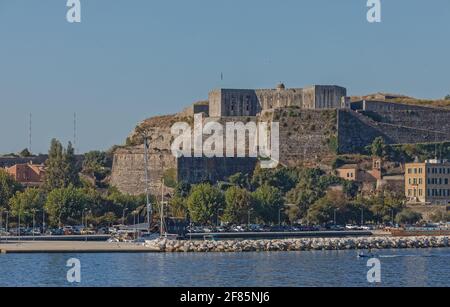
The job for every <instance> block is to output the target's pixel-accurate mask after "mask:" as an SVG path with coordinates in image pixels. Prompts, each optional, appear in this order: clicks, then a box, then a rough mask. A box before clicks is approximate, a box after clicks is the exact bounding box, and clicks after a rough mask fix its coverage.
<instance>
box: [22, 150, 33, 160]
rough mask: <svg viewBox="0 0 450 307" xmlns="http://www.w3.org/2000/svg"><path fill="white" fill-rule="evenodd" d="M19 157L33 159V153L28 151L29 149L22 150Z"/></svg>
mask: <svg viewBox="0 0 450 307" xmlns="http://www.w3.org/2000/svg"><path fill="white" fill-rule="evenodd" d="M19 156H21V157H24V158H27V157H31V156H32V154H31V152H30V151H29V150H28V148H25V149H24V150H22V151H21V152H20V153H19Z"/></svg>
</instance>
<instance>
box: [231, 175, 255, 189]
mask: <svg viewBox="0 0 450 307" xmlns="http://www.w3.org/2000/svg"><path fill="white" fill-rule="evenodd" d="M228 182H229V183H231V184H232V185H236V186H238V187H241V188H244V189H248V188H249V187H250V180H249V178H248V175H247V174H243V173H236V174H234V175H231V176H230V177H228Z"/></svg>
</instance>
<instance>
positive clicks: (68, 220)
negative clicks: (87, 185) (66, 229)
mask: <svg viewBox="0 0 450 307" xmlns="http://www.w3.org/2000/svg"><path fill="white" fill-rule="evenodd" d="M88 203H89V202H88V197H86V194H85V193H84V192H83V190H82V189H79V188H76V187H74V186H73V185H69V186H68V187H67V188H59V189H54V190H52V191H51V192H50V193H49V194H48V195H47V201H46V202H45V210H46V211H47V214H48V216H49V219H50V224H51V225H53V226H56V225H59V224H60V223H62V224H69V225H77V224H80V223H81V216H82V212H83V209H88V208H89V207H88Z"/></svg>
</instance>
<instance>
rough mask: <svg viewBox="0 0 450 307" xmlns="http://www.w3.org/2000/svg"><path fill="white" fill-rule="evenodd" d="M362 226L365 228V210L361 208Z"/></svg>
mask: <svg viewBox="0 0 450 307" xmlns="http://www.w3.org/2000/svg"><path fill="white" fill-rule="evenodd" d="M361 226H364V208H361Z"/></svg>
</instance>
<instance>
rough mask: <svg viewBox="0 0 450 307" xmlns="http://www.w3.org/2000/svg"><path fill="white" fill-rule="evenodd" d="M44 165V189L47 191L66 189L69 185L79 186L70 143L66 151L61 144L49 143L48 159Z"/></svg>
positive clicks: (54, 141) (53, 141) (56, 141)
mask: <svg viewBox="0 0 450 307" xmlns="http://www.w3.org/2000/svg"><path fill="white" fill-rule="evenodd" d="M45 163H46V172H45V178H44V188H45V189H46V190H47V191H51V190H52V189H58V188H66V187H68V186H69V185H70V184H72V185H74V186H78V185H80V178H79V175H78V167H77V162H76V157H75V153H74V149H73V147H72V144H71V143H70V142H69V145H68V146H67V150H64V148H63V146H62V145H61V143H60V142H59V141H58V140H56V139H53V140H52V141H51V145H50V150H49V153H48V159H47V161H46V162H45Z"/></svg>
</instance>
